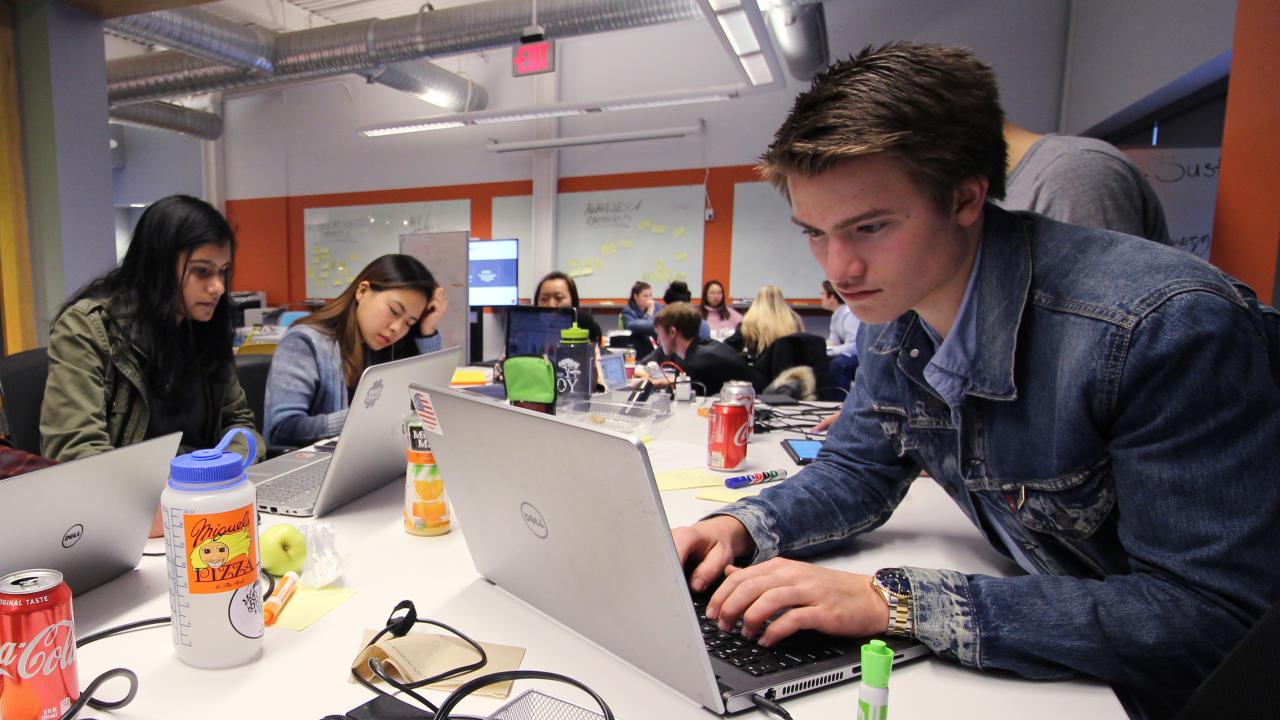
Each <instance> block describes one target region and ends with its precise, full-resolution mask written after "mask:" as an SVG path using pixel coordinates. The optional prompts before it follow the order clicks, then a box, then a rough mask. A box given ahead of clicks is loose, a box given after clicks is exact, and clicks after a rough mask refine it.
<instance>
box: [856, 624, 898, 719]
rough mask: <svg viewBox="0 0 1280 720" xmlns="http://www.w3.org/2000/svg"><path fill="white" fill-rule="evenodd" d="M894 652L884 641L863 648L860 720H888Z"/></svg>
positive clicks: (859, 701) (871, 643)
mask: <svg viewBox="0 0 1280 720" xmlns="http://www.w3.org/2000/svg"><path fill="white" fill-rule="evenodd" d="M892 667H893V650H890V649H889V646H888V645H885V644H884V641H883V640H872V641H871V642H869V643H867V644H866V645H863V646H862V685H861V686H860V687H859V688H858V720H888V718H889V670H890V669H891V668H892Z"/></svg>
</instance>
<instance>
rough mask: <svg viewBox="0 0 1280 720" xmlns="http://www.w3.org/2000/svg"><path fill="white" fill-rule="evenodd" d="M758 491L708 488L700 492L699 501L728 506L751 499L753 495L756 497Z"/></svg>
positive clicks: (756, 489)
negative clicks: (744, 499)
mask: <svg viewBox="0 0 1280 720" xmlns="http://www.w3.org/2000/svg"><path fill="white" fill-rule="evenodd" d="M758 490H759V488H752V489H750V490H734V489H732V488H727V487H714V488H707V489H705V490H702V491H699V492H698V499H699V500H710V501H712V502H718V503H726V504H728V503H731V502H738V501H739V500H741V499H742V498H744V497H751V496H752V495H755V494H756V492H757V491H758Z"/></svg>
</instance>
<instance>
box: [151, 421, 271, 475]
mask: <svg viewBox="0 0 1280 720" xmlns="http://www.w3.org/2000/svg"><path fill="white" fill-rule="evenodd" d="M240 433H243V434H244V436H245V438H246V439H247V440H248V441H249V452H248V458H247V459H246V458H244V457H241V456H240V454H239V453H233V452H226V449H227V446H228V445H230V444H231V441H232V440H233V439H234V438H235V436H236V435H237V434H240ZM257 454H258V443H257V441H256V440H254V439H253V433H251V432H249V431H248V430H245V429H244V428H234V429H232V430H230V431H228V432H227V434H226V435H223V436H222V442H220V443H218V446H217V447H215V448H210V449H208V450H196V451H195V452H193V453H188V454H186V455H179V456H178V457H176V458H174V459H173V460H171V461H169V487H172V488H178V489H190V488H183V487H182V486H183V485H186V486H191V485H198V486H202V487H203V488H205V489H210V490H212V489H216V487H217V486H228V485H234V484H235V483H236V482H238V481H239V480H240V478H241V476H242V475H243V474H244V469H245V468H247V467H249V465H251V464H252V463H253V458H254V457H256V456H257Z"/></svg>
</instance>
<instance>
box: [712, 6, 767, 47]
mask: <svg viewBox="0 0 1280 720" xmlns="http://www.w3.org/2000/svg"><path fill="white" fill-rule="evenodd" d="M716 22H718V23H720V28H721V29H722V30H724V34H725V35H727V36H728V37H729V45H730V46H732V47H733V52H734V53H735V54H737V55H738V56H739V57H741V56H743V55H750V54H751V53H757V52H760V42H759V41H758V40H757V39H756V34H755V32H754V31H752V29H751V21H750V20H748V19H747V13H746V12H744V11H743V10H742V9H741V8H739V9H737V10H731V11H729V12H726V13H716Z"/></svg>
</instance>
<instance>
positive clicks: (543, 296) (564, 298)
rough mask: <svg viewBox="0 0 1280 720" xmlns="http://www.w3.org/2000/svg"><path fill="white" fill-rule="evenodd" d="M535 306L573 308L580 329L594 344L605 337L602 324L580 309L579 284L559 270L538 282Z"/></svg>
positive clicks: (534, 297)
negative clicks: (601, 327) (584, 331)
mask: <svg viewBox="0 0 1280 720" xmlns="http://www.w3.org/2000/svg"><path fill="white" fill-rule="evenodd" d="M533 304H534V305H536V306H537V307H562V308H568V307H571V308H573V309H574V311H575V313H576V317H577V322H578V327H580V328H583V329H584V330H586V331H587V335H588V337H589V338H590V340H591V342H592V343H595V344H599V343H600V336H601V335H603V333H602V332H601V330H600V324H599V323H597V322H596V320H595V318H593V317H591V313H588V312H586V311H584V310H583V309H582V308H581V307H580V301H579V299H578V284H577V283H575V282H574V281H573V278H571V277H569V276H568V275H566V274H564V273H562V272H560V271H559V270H554V271H552V272H549V273H547V275H546V277H544V278H542V279H541V280H539V281H538V287H537V289H536V290H534V292H533Z"/></svg>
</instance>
